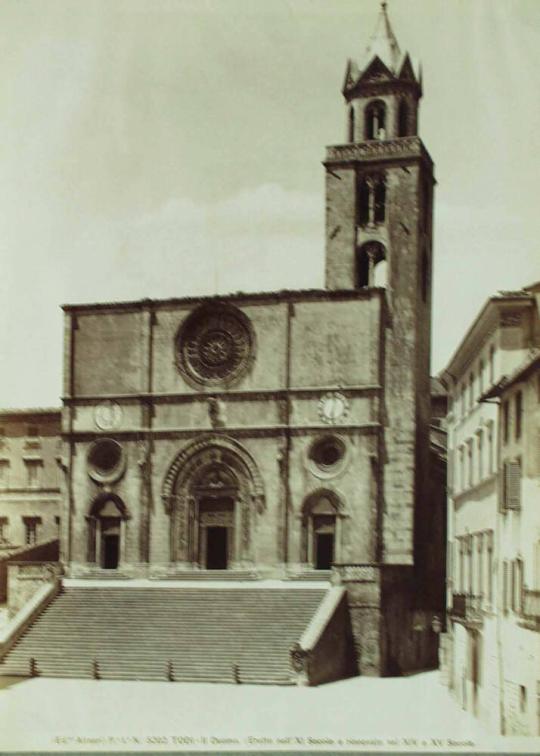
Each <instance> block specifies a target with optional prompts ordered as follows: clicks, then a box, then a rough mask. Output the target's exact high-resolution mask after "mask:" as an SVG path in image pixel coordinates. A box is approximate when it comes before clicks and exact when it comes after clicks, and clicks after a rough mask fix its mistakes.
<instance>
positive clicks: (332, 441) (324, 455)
mask: <svg viewBox="0 0 540 756" xmlns="http://www.w3.org/2000/svg"><path fill="white" fill-rule="evenodd" d="M344 455H345V446H344V444H343V441H341V440H340V439H339V438H336V437H335V436H325V437H324V438H321V439H318V440H317V441H315V443H314V444H313V446H312V447H311V449H310V453H309V456H310V458H311V459H312V460H313V462H315V464H316V465H317V467H319V468H320V469H321V470H328V469H330V468H333V467H335V466H336V465H337V464H338V463H339V462H341V460H342V459H343V457H344Z"/></svg>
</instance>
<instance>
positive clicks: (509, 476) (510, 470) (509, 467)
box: [503, 459, 521, 509]
mask: <svg viewBox="0 0 540 756" xmlns="http://www.w3.org/2000/svg"><path fill="white" fill-rule="evenodd" d="M503 498H504V507H505V509H520V508H521V460H519V459H516V460H507V461H506V462H505V463H504V497H503Z"/></svg>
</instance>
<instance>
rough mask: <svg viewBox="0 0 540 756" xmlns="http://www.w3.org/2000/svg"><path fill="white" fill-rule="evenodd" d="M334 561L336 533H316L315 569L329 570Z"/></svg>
mask: <svg viewBox="0 0 540 756" xmlns="http://www.w3.org/2000/svg"><path fill="white" fill-rule="evenodd" d="M333 561H334V534H333V533H316V535H315V569H316V570H329V569H330V567H331V566H332V562H333Z"/></svg>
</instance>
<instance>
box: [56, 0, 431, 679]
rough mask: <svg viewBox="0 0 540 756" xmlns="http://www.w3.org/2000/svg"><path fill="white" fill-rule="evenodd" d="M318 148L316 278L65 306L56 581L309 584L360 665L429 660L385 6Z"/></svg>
mask: <svg viewBox="0 0 540 756" xmlns="http://www.w3.org/2000/svg"><path fill="white" fill-rule="evenodd" d="M343 95H344V98H345V121H346V130H347V141H346V143H344V144H340V145H337V146H332V147H329V148H327V153H326V158H325V161H324V169H325V172H326V288H324V289H321V290H308V291H283V292H277V293H275V292H274V293H259V294H258V293H253V294H235V295H227V296H215V297H193V298H183V299H169V300H160V301H157V300H142V301H136V302H120V303H99V304H84V305H68V306H65V307H64V312H65V361H64V368H65V369H64V397H63V404H64V408H63V418H62V423H63V428H62V432H63V439H64V446H65V455H64V458H63V466H64V472H65V504H64V511H63V513H62V518H61V523H62V534H61V559H62V561H63V564H64V569H65V573H66V575H67V576H68V577H71V578H90V577H91V578H99V577H108V578H110V577H111V576H112V575H115V576H118V577H122V578H145V579H149V580H151V579H163V578H167V579H180V578H183V577H186V575H188V574H193V573H197V574H198V575H199V576H200V577H202V578H204V577H205V576H207V577H210V578H211V577H215V576H216V575H218V574H219V575H220V576H223V575H224V574H230V575H231V576H235V577H236V578H237V579H239V580H242V579H245V578H249V579H252V580H253V579H257V578H258V579H274V580H280V581H283V582H284V583H286V581H288V580H298V579H309V578H317V579H318V580H322V581H330V580H331V581H332V582H333V583H335V584H340V585H343V586H345V587H346V588H347V594H348V612H349V617H350V624H351V630H352V636H353V639H354V648H355V655H356V656H355V658H356V661H355V664H356V671H357V672H360V673H363V674H393V673H398V672H403V671H407V670H409V669H413V668H420V667H425V666H428V665H429V664H433V663H436V636H435V634H434V632H433V630H432V629H431V618H432V616H433V614H434V613H436V612H438V611H439V609H440V607H439V606H438V604H437V601H438V598H437V596H438V591H437V590H434V583H435V582H437V581H439V582H440V579H441V577H442V572H441V570H442V567H441V560H442V559H443V556H442V553H443V548H440V549H439V548H433V541H432V540H430V538H431V533H432V532H434V531H435V530H436V529H437V527H439V526H440V522H441V518H442V517H443V513H442V512H439V511H437V509H436V508H435V507H434V506H433V502H432V498H431V495H430V482H429V478H430V467H429V424H430V383H429V382H430V377H429V366H430V335H431V277H432V205H433V187H434V177H433V163H432V161H431V158H430V156H429V154H428V152H427V151H426V149H425V147H424V146H423V144H422V141H421V139H420V137H419V135H418V108H419V101H420V98H421V96H422V82H421V78H420V76H419V73H418V71H416V70H415V69H414V67H413V65H412V63H411V60H410V58H409V56H408V55H407V54H402V53H401V51H400V49H399V45H398V43H397V40H396V38H395V36H394V34H393V31H392V29H391V27H390V23H389V20H388V17H387V14H386V8H385V5H384V4H383V8H382V11H381V15H380V18H379V21H378V26H377V29H376V31H375V34H374V35H373V37H372V39H371V41H370V45H369V47H368V50H367V51H366V55H365V59H364V60H363V61H361V62H360V65H357V64H356V63H353V62H349V64H348V66H347V71H346V77H345V83H344V86H343Z"/></svg>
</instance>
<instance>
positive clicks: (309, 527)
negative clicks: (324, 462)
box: [302, 490, 339, 570]
mask: <svg viewBox="0 0 540 756" xmlns="http://www.w3.org/2000/svg"><path fill="white" fill-rule="evenodd" d="M338 512H339V504H338V501H337V498H336V496H335V494H333V493H332V492H331V491H326V490H321V491H317V492H316V493H314V494H312V495H311V496H310V497H309V498H308V499H307V501H306V503H305V504H304V509H303V517H302V526H303V533H302V535H303V537H302V552H303V553H302V561H303V562H307V563H308V564H310V565H311V566H312V567H313V568H314V569H316V570H329V569H330V568H331V566H332V564H333V563H334V562H335V561H336V559H337V557H338V553H339V535H338Z"/></svg>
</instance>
